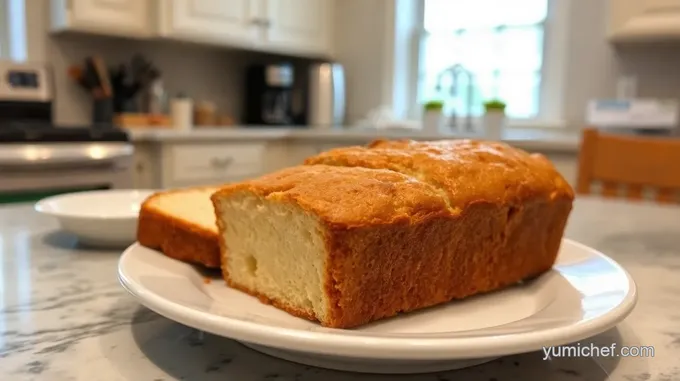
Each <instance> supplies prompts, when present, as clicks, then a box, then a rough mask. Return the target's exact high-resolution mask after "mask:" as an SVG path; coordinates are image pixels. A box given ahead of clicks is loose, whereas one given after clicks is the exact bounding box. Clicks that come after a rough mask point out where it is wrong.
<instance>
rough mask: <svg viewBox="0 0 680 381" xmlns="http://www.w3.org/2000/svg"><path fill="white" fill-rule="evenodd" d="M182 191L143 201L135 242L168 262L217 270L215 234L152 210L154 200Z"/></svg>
mask: <svg viewBox="0 0 680 381" xmlns="http://www.w3.org/2000/svg"><path fill="white" fill-rule="evenodd" d="M197 189H198V188H197ZM205 189H208V188H205ZM182 191H185V190H174V191H165V192H158V193H156V194H154V195H152V196H150V197H149V198H147V199H146V200H145V201H144V203H143V204H142V206H141V208H140V211H139V223H138V227H137V241H138V242H139V243H140V244H141V245H142V246H146V247H148V248H151V249H155V250H159V251H160V252H162V253H163V254H165V255H167V256H168V257H170V258H174V259H177V260H180V261H184V262H188V263H193V264H198V265H202V266H205V267H208V268H219V267H220V249H219V245H218V238H217V233H216V232H215V231H209V230H206V229H204V228H202V227H200V226H197V225H193V224H191V223H188V222H186V221H184V220H182V219H178V218H177V217H175V216H172V215H168V214H165V213H164V212H163V211H162V210H159V209H158V208H156V207H154V206H153V205H154V201H155V199H156V198H157V197H163V195H166V194H168V193H169V192H182Z"/></svg>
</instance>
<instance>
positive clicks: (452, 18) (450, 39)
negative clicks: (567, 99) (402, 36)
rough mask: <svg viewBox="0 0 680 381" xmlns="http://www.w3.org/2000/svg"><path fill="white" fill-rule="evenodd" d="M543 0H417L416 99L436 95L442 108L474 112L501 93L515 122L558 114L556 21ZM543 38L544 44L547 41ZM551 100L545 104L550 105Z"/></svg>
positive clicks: (550, 2)
mask: <svg viewBox="0 0 680 381" xmlns="http://www.w3.org/2000/svg"><path fill="white" fill-rule="evenodd" d="M552 3H566V2H564V1H554V2H553V1H549V0H516V1H506V0H423V1H422V2H421V4H422V9H420V15H419V17H420V18H421V21H422V24H421V27H420V34H421V35H420V38H419V59H418V79H417V82H418V83H417V87H418V88H417V94H418V103H419V104H422V103H423V102H425V101H428V100H442V101H444V102H445V104H446V110H447V112H453V113H454V114H455V115H458V116H467V115H472V116H473V117H477V116H480V115H481V114H482V113H483V102H484V101H486V100H490V99H500V100H502V101H504V102H506V103H507V109H506V112H507V113H508V116H509V117H510V118H511V119H514V120H539V119H541V120H546V119H553V120H554V119H559V117H560V115H558V114H560V113H559V112H557V111H556V110H555V107H554V103H555V102H559V98H560V97H559V96H558V93H559V92H560V91H561V86H560V83H558V82H559V79H560V75H559V73H558V71H556V70H552V69H554V67H552V66H553V65H559V62H557V61H561V58H560V56H559V54H558V51H557V50H556V49H555V48H554V47H551V45H552V44H553V42H554V43H555V44H562V45H564V42H563V41H559V37H560V35H559V32H560V30H559V28H556V26H559V24H564V22H562V23H560V22H559V20H556V18H555V17H550V16H551V14H552V15H555V14H558V12H563V11H565V10H564V9H560V10H555V9H551V8H552V7H551V6H552V5H553V4H552ZM548 42H550V43H548ZM551 103H552V104H551Z"/></svg>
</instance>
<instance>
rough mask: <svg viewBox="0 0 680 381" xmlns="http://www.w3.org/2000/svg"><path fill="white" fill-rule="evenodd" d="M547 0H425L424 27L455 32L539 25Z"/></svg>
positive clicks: (543, 16)
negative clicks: (503, 26) (502, 26)
mask: <svg viewBox="0 0 680 381" xmlns="http://www.w3.org/2000/svg"><path fill="white" fill-rule="evenodd" d="M547 13H548V4H547V0H513V1H508V0H425V20H424V21H425V22H424V25H425V30H427V31H432V32H434V31H454V30H458V29H482V28H494V27H497V26H501V25H505V26H514V25H529V24H538V23H541V22H543V21H544V20H545V18H546V16H547Z"/></svg>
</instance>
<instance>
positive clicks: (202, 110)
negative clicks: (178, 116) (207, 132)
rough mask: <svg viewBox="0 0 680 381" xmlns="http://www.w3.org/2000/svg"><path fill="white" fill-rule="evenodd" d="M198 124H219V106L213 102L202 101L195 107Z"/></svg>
mask: <svg viewBox="0 0 680 381" xmlns="http://www.w3.org/2000/svg"><path fill="white" fill-rule="evenodd" d="M194 122H195V124H196V126H214V125H216V124H217V107H216V106H215V103H213V102H207V101H201V102H198V103H197V104H196V107H195V108H194Z"/></svg>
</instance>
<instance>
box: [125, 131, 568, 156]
mask: <svg viewBox="0 0 680 381" xmlns="http://www.w3.org/2000/svg"><path fill="white" fill-rule="evenodd" d="M130 134H131V137H132V139H133V141H136V142H157V143H158V142H162V143H166V142H201V141H215V140H224V141H228V140H292V141H304V142H309V141H312V142H320V143H325V142H343V143H357V144H363V143H365V142H368V141H370V140H372V139H377V138H389V139H417V140H437V139H447V138H480V139H484V136H482V135H477V134H474V133H456V132H451V133H442V134H428V133H424V132H422V131H419V130H406V129H399V130H397V129H389V130H381V129H368V128H366V129H357V128H351V129H327V130H324V129H306V128H259V127H258V128H225V127H222V128H198V129H195V130H190V131H177V130H169V129H137V130H130ZM502 140H503V141H505V142H508V143H510V144H513V145H515V146H517V147H519V148H522V149H528V150H549V151H561V152H576V151H577V150H578V147H579V144H580V135H579V134H578V132H576V131H573V130H567V129H560V128H555V129H519V128H512V129H508V130H506V131H505V132H504V136H503V139H502Z"/></svg>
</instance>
